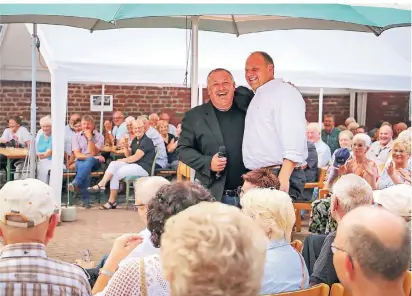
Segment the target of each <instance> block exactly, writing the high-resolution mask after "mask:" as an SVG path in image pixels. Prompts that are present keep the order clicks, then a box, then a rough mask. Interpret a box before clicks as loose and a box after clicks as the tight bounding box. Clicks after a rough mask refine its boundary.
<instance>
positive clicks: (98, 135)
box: [94, 133, 104, 150]
mask: <svg viewBox="0 0 412 296" xmlns="http://www.w3.org/2000/svg"><path fill="white" fill-rule="evenodd" d="M103 144H104V136H103V135H102V134H101V133H96V143H94V145H95V146H96V148H97V149H99V150H101V149H102V147H103Z"/></svg>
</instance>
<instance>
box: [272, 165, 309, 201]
mask: <svg viewBox="0 0 412 296" xmlns="http://www.w3.org/2000/svg"><path fill="white" fill-rule="evenodd" d="M273 172H274V173H275V174H276V176H278V175H279V172H280V168H279V169H274V170H273ZM305 183H306V175H305V172H304V170H300V169H296V170H293V172H292V174H291V175H290V179H289V195H290V197H291V198H292V200H293V201H296V200H304V199H305V198H304V197H303V189H304V188H305Z"/></svg>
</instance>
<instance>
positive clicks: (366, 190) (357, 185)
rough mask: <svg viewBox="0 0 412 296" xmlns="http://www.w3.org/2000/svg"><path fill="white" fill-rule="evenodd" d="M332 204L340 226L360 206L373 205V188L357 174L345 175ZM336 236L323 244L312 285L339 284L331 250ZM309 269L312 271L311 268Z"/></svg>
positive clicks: (311, 281) (338, 182) (333, 233)
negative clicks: (345, 217)
mask: <svg viewBox="0 0 412 296" xmlns="http://www.w3.org/2000/svg"><path fill="white" fill-rule="evenodd" d="M330 203H331V207H330V211H331V215H332V217H333V218H334V219H335V220H336V222H337V223H338V225H339V222H340V220H341V219H342V218H343V217H344V216H345V215H346V214H347V213H349V212H350V211H352V210H353V209H355V208H357V207H360V206H366V205H372V203H373V192H372V187H371V186H370V185H369V184H368V183H367V182H366V181H365V179H363V178H361V177H359V176H357V175H355V174H347V175H344V176H342V177H341V178H340V179H339V180H338V181H336V183H335V184H334V186H333V195H332V197H331V201H330ZM335 236H336V232H335V231H334V232H331V233H329V234H328V236H326V238H325V241H324V242H323V245H322V249H321V251H320V254H319V257H318V258H317V259H316V262H315V264H314V266H313V272H312V273H311V275H310V279H309V280H310V284H311V285H317V284H320V283H325V284H328V285H332V284H334V283H338V282H339V279H338V277H337V275H336V271H335V269H334V267H333V254H332V250H331V245H332V243H333V240H334V239H335ZM317 252H318V251H316V250H314V252H313V253H315V254H316V253H317ZM309 253H312V252H309ZM303 256H304V257H305V253H303ZM305 261H306V262H310V261H312V259H311V258H305ZM308 267H309V269H311V268H310V266H308Z"/></svg>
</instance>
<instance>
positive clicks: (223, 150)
mask: <svg viewBox="0 0 412 296" xmlns="http://www.w3.org/2000/svg"><path fill="white" fill-rule="evenodd" d="M217 154H218V157H219V158H223V157H226V146H220V147H219V152H218V153H217ZM221 176H222V174H221V172H217V173H216V180H219V179H220V177H221Z"/></svg>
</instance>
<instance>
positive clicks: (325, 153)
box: [306, 122, 332, 168]
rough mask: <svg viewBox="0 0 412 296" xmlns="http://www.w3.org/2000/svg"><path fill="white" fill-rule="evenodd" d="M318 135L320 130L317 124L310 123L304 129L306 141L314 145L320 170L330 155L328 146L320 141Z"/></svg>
mask: <svg viewBox="0 0 412 296" xmlns="http://www.w3.org/2000/svg"><path fill="white" fill-rule="evenodd" d="M320 133H321V129H320V126H319V123H317V122H311V123H309V124H308V126H307V127H306V136H307V138H308V141H310V142H312V143H313V144H315V147H316V151H317V153H318V167H319V168H322V167H325V166H326V165H327V164H328V163H329V161H330V159H331V157H332V155H331V152H330V148H329V146H328V145H326V143H325V142H323V141H322V139H321V137H320Z"/></svg>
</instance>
